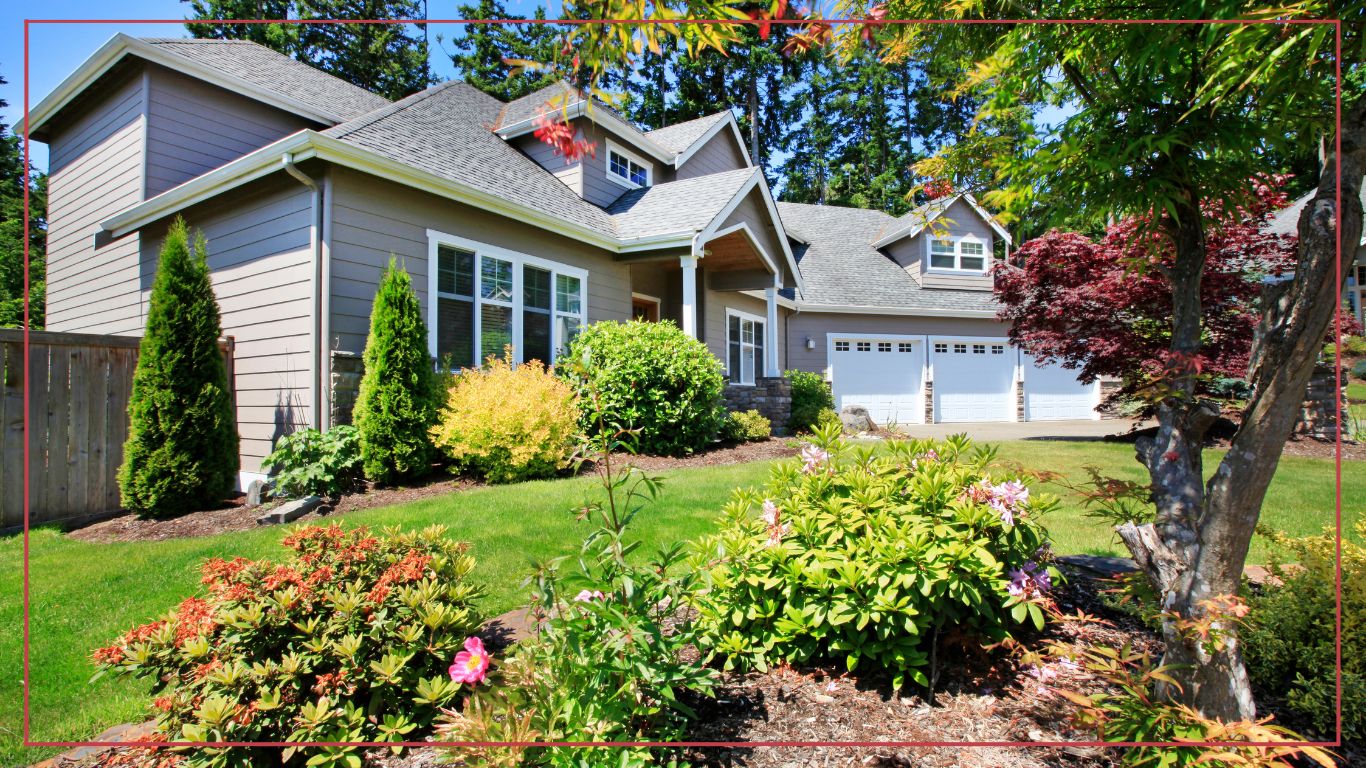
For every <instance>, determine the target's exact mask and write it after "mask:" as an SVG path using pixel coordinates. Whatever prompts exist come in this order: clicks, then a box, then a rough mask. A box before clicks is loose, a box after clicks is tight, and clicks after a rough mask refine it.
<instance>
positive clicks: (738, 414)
mask: <svg viewBox="0 0 1366 768" xmlns="http://www.w3.org/2000/svg"><path fill="white" fill-rule="evenodd" d="M722 432H723V434H724V435H725V438H726V439H727V440H731V441H733V442H737V443H752V442H754V441H755V440H767V439H769V438H770V437H772V436H773V424H772V423H771V422H770V421H769V420H768V419H767V418H765V417H764V415H763V414H762V413H759V412H758V411H755V410H748V411H735V412H732V413H728V414H726V426H725V428H724V429H723V430H722Z"/></svg>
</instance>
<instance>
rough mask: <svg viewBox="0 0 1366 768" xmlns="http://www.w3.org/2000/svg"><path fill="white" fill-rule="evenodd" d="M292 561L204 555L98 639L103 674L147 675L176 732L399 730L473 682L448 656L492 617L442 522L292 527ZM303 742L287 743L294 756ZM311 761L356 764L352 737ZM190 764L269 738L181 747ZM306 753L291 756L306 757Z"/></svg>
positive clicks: (256, 761)
mask: <svg viewBox="0 0 1366 768" xmlns="http://www.w3.org/2000/svg"><path fill="white" fill-rule="evenodd" d="M283 544H284V545H285V546H286V547H288V548H289V549H291V550H293V551H294V555H293V556H292V557H291V558H290V559H288V560H286V561H284V562H280V563H274V562H268V561H264V560H263V561H251V560H247V559H245V558H240V557H239V558H236V559H234V560H231V561H227V560H221V559H217V558H215V559H213V560H210V561H208V562H207V563H205V564H204V566H203V583H204V591H203V592H202V593H201V594H200V595H198V596H195V597H191V598H188V599H186V600H185V601H184V602H182V603H180V605H179V606H177V607H176V608H175V609H174V610H172V611H171V612H170V613H168V614H167V615H166V616H165V617H164V618H162V619H160V620H158V621H154V622H151V623H149V624H144V625H142V626H139V627H136V628H134V629H132V630H130V631H128V632H127V633H125V634H124V635H123V636H122V637H120V638H119V639H118V640H117V641H116V642H114V643H113V644H112V645H110V646H108V647H106V648H101V649H99V650H96V651H95V652H94V654H93V660H94V662H95V664H96V666H97V667H98V668H99V670H100V673H99V674H105V673H112V674H115V675H119V676H127V677H139V678H146V679H148V680H150V681H151V682H152V685H153V687H154V692H155V699H154V700H153V702H152V706H151V711H152V714H153V715H154V716H155V717H156V722H157V731H158V733H159V734H160V735H161V736H163V737H164V738H166V739H167V740H172V741H249V742H263V741H403V740H411V739H412V737H414V736H418V735H420V734H421V732H422V731H421V729H424V728H428V727H430V725H431V724H432V722H433V720H434V719H435V717H436V715H437V714H438V712H439V710H440V708H442V707H450V706H454V705H456V704H458V701H459V700H458V698H457V697H458V696H459V695H461V694H467V693H468V688H462V684H459V683H456V682H454V681H453V680H452V679H451V676H450V675H449V674H448V672H447V668H448V666H449V665H451V663H452V660H453V659H454V658H455V656H456V655H457V651H458V650H459V649H460V648H461V647H462V645H463V644H464V643H466V642H467V639H468V638H469V637H470V636H471V634H472V633H473V632H474V631H475V630H476V629H477V628H478V627H479V625H480V616H479V614H478V613H476V612H475V610H474V608H473V601H474V600H475V598H477V597H478V596H479V594H480V592H479V589H478V588H477V587H476V586H474V585H473V584H472V583H471V582H470V581H469V580H468V577H469V574H470V572H471V571H472V570H473V569H474V558H472V557H471V556H470V555H468V554H466V551H465V550H466V547H465V545H463V544H459V543H456V542H453V541H451V540H449V539H447V538H446V537H445V536H444V531H443V529H442V528H440V527H439V526H434V527H431V528H428V529H426V530H424V531H421V532H411V533H403V534H399V533H397V532H396V531H394V530H386V531H384V532H383V534H382V535H379V536H374V535H371V534H370V532H369V531H368V530H366V529H365V528H364V527H358V528H353V529H351V530H343V529H342V528H341V526H340V525H337V524H334V525H331V526H327V527H308V528H299V529H295V530H294V531H293V532H292V533H291V534H290V535H289V536H287V537H285V539H284V540H283ZM292 752H293V750H289V749H287V750H285V753H284V758H285V760H289V758H290V757H291V754H292ZM302 753H303V754H306V755H311V757H309V759H308V765H310V766H312V765H339V766H348V767H349V766H358V765H360V761H359V759H358V755H359V753H358V752H356V751H354V750H353V749H351V748H333V749H322V748H318V749H305V750H302ZM184 757H185V763H184V764H185V765H187V766H224V765H272V764H278V763H279V761H280V758H281V755H280V753H279V752H277V751H273V750H269V749H247V748H233V749H230V750H228V751H226V752H224V751H221V750H193V751H189V752H186V753H184ZM302 763H303V760H302V759H299V760H294V761H292V763H291V764H302Z"/></svg>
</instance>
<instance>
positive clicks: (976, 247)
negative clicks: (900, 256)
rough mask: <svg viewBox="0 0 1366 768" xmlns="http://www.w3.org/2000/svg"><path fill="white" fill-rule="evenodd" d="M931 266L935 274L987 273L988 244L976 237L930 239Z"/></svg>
mask: <svg viewBox="0 0 1366 768" xmlns="http://www.w3.org/2000/svg"><path fill="white" fill-rule="evenodd" d="M928 240H929V255H928V257H927V258H928V259H929V265H930V269H931V270H932V271H934V272H968V273H971V274H974V275H980V274H982V273H984V272H986V271H987V266H988V258H987V246H986V243H984V242H982V241H981V240H978V239H977V238H975V237H972V236H970V235H969V236H967V237H957V238H954V237H930V238H928Z"/></svg>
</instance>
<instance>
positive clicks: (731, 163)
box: [675, 128, 746, 180]
mask: <svg viewBox="0 0 1366 768" xmlns="http://www.w3.org/2000/svg"><path fill="white" fill-rule="evenodd" d="M745 160H746V158H745V154H744V152H743V151H741V149H740V147H739V146H738V145H736V143H735V134H734V132H733V131H731V129H729V128H722V129H721V131H720V132H719V133H717V134H716V135H715V136H713V137H711V139H710V140H709V141H707V143H706V144H704V145H702V148H701V149H699V150H697V152H696V153H694V154H693V156H692V157H690V158H688V162H686V163H684V164H683V167H682V168H679V169H678V170H677V171H676V172H675V176H676V178H678V179H680V180H681V179H691V178H693V177H695V176H707V175H709V174H713V173H724V172H726V171H733V170H735V169H736V168H744V167H745V166H746V162H745Z"/></svg>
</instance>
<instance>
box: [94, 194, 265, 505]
mask: <svg viewBox="0 0 1366 768" xmlns="http://www.w3.org/2000/svg"><path fill="white" fill-rule="evenodd" d="M207 253H208V246H207V245H206V243H205V241H204V237H203V235H202V234H200V235H196V236H195V239H194V246H193V249H192V248H191V246H190V235H189V229H188V227H187V226H186V225H185V221H184V219H181V218H177V219H176V220H175V222H174V223H172V224H171V227H170V229H169V231H167V233H166V241H165V242H164V243H163V244H162V247H161V258H160V260H159V261H158V263H157V272H156V279H155V280H154V281H153V283H152V295H151V299H150V306H149V307H148V310H147V324H146V330H145V331H144V332H143V337H142V343H141V344H140V346H139V348H138V365H137V369H136V371H135V372H134V373H133V392H132V397H131V399H130V401H129V405H128V415H129V436H128V441H127V442H126V443H125V444H124V447H123V466H121V467H120V468H119V491H120V494H121V497H122V501H123V506H124V507H126V508H128V509H130V510H132V511H134V512H137V513H139V514H142V515H147V516H152V517H166V516H169V515H175V514H180V513H183V512H190V511H194V510H198V509H205V508H208V507H212V506H213V505H215V504H218V503H219V502H221V501H223V499H224V498H226V497H227V495H228V494H229V493H231V492H232V491H233V489H234V488H235V487H236V483H237V469H238V438H237V426H236V424H235V423H234V418H233V411H232V400H231V396H230V394H229V392H230V389H229V386H228V377H227V371H226V369H225V368H224V365H223V354H222V352H221V351H220V350H219V348H218V338H219V336H220V335H222V326H221V324H220V321H219V315H218V302H217V301H216V300H215V299H214V294H213V284H212V282H211V280H210V279H209V267H208V263H207V261H206V255H207Z"/></svg>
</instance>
